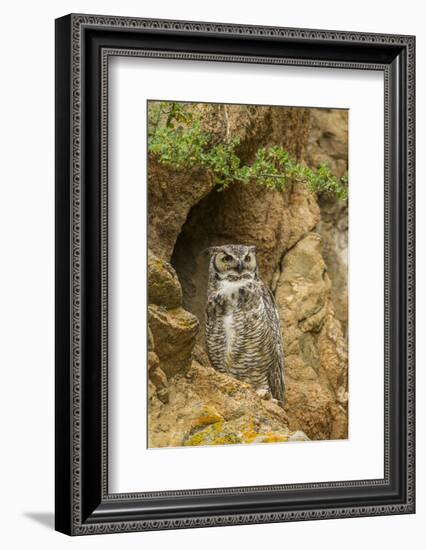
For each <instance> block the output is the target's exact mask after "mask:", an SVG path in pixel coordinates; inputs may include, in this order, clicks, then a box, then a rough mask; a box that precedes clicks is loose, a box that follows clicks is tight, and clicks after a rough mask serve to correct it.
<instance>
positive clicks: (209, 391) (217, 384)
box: [148, 361, 308, 447]
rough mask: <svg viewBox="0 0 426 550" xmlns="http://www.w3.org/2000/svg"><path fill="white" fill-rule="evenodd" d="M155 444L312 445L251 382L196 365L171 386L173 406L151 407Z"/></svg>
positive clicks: (151, 440) (155, 402) (156, 403)
mask: <svg viewBox="0 0 426 550" xmlns="http://www.w3.org/2000/svg"><path fill="white" fill-rule="evenodd" d="M148 421H149V446H150V447H166V446H167V447H168V446H172V447H176V446H199V445H227V444H235V443H244V444H251V443H271V442H286V441H306V440H307V439H308V438H307V437H306V435H305V434H304V433H303V432H301V431H300V430H299V431H294V430H293V431H292V430H289V428H288V426H287V418H286V414H285V412H284V411H283V409H282V408H281V407H279V406H278V405H276V404H274V403H272V402H271V401H265V400H262V399H260V397H259V396H258V395H257V393H256V392H255V391H254V390H253V388H251V387H250V386H249V385H248V384H245V383H244V382H240V381H239V380H236V379H235V378H231V377H229V376H227V375H225V374H221V373H219V372H217V371H215V370H214V369H213V368H211V367H204V366H202V365H200V364H199V363H197V362H196V361H193V363H192V364H191V366H190V368H189V370H188V371H187V373H186V375H182V374H178V375H176V376H175V377H174V378H173V379H172V380H171V383H170V397H169V402H168V403H167V404H166V405H164V404H163V403H161V402H160V401H159V400H158V399H156V398H155V397H154V398H153V399H152V401H151V404H150V408H149V420H148Z"/></svg>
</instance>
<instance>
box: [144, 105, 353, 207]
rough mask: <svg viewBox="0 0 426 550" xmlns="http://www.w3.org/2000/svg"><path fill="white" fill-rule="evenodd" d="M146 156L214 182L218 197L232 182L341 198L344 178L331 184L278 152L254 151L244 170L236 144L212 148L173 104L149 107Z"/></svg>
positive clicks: (325, 173) (324, 169)
mask: <svg viewBox="0 0 426 550" xmlns="http://www.w3.org/2000/svg"><path fill="white" fill-rule="evenodd" d="M148 116H149V119H148V122H149V124H148V151H149V153H150V154H151V155H152V156H153V157H154V158H155V159H156V160H157V161H158V162H159V163H161V164H165V165H167V166H171V167H173V168H175V169H176V170H184V169H188V168H192V167H202V168H204V169H206V170H208V171H210V172H211V173H212V174H213V176H214V181H215V184H216V185H217V188H218V191H223V190H224V189H226V188H227V187H228V186H229V185H231V184H232V183H234V182H240V183H244V184H247V183H249V182H255V183H257V184H260V185H263V186H265V187H266V188H268V189H273V190H277V191H282V190H283V189H284V188H285V186H286V185H287V184H288V183H290V182H298V183H302V184H305V185H306V186H307V188H308V189H309V191H311V192H312V193H334V194H335V195H336V196H337V197H338V198H340V199H346V198H347V175H345V176H343V177H341V178H337V177H336V176H334V175H333V174H332V173H331V170H330V168H329V167H328V166H327V165H326V164H321V165H320V166H319V167H318V168H317V169H316V170H315V169H311V168H309V167H308V166H306V165H304V164H300V163H298V162H297V161H296V160H295V159H293V158H292V157H291V156H290V155H289V154H288V153H287V151H285V150H284V149H283V148H282V147H278V146H275V147H267V148H260V149H258V151H257V152H256V155H255V158H254V161H253V162H252V163H251V164H250V165H242V163H241V160H240V158H239V157H238V155H237V152H236V151H237V148H238V145H239V143H240V142H239V139H238V138H234V139H231V140H229V141H228V142H221V143H218V144H213V143H212V136H211V135H209V134H208V133H207V132H205V131H203V129H202V127H201V123H200V119H199V116H197V115H196V114H195V113H193V112H190V111H189V110H188V109H187V108H185V106H184V105H182V104H179V103H166V102H162V103H154V104H152V106H150V109H149V112H148Z"/></svg>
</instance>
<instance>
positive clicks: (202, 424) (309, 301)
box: [148, 105, 348, 447]
mask: <svg viewBox="0 0 426 550" xmlns="http://www.w3.org/2000/svg"><path fill="white" fill-rule="evenodd" d="M198 109H200V112H201V115H202V124H203V126H204V127H205V129H206V130H208V131H209V132H210V133H211V134H213V135H214V136H215V139H217V140H218V141H220V140H223V139H229V138H230V137H235V136H238V137H239V138H240V146H239V151H238V153H239V156H240V157H241V158H242V159H243V160H244V162H250V160H251V159H252V158H253V155H254V154H255V152H256V150H257V149H258V148H259V147H261V146H270V145H281V146H283V147H284V148H285V149H287V150H288V151H289V152H290V153H291V154H292V155H293V156H295V157H296V158H297V159H298V160H299V161H300V160H304V159H307V160H308V161H309V162H311V163H314V164H315V165H316V164H317V162H315V159H316V158H317V157H315V155H317V156H318V155H320V154H323V152H324V151H325V153H324V154H327V155H329V156H331V155H332V154H333V151H335V155H336V159H337V160H336V164H335V166H334V165H332V168H333V169H335V170H336V173H337V170H338V167H339V169H340V168H341V167H342V166H343V164H342V163H341V162H340V160H341V159H342V158H344V150H345V147H344V145H342V143H343V142H344V136H343V137H342V135H343V134H342V133H340V134H339V135H338V137H337V138H334V137H332V136H331V134H332V129H330V128H329V127H326V123H327V124H329V120H330V117H328V116H325V115H324V113H323V112H322V110H315V112H313V110H308V109H291V108H286V109H282V108H279V109H277V108H273V107H249V108H247V107H241V106H221V105H207V106H199V107H198ZM316 111H319V112H318V113H316ZM343 112H344V111H340V113H343ZM335 113H339V111H332V112H331V115H333V116H335ZM340 122H341V121H340ZM341 126H344V122H342V123H341ZM335 133H336V135H337V130H336V131H335ZM333 135H334V134H333ZM324 136H325V137H324ZM324 140H325V141H324ZM333 140H335V142H336V143H337V144H338V145H333V143H334V142H333ZM346 143H347V136H346ZM326 145H327V147H326ZM333 147H334V148H333ZM338 147H340V150H337V149H338ZM322 160H323V159H321V161H322ZM346 162H347V152H346ZM148 197H149V247H150V255H149V263H148V287H149V288H148V295H149V327H150V350H149V365H148V367H149V431H150V442H149V444H150V446H155V447H158V446H177V445H199V444H226V443H251V442H270V441H288V440H292V439H306V436H308V437H309V438H310V439H330V438H333V439H339V438H345V437H347V369H348V366H347V349H346V341H345V338H344V330H345V327H346V324H345V323H346V322H347V311H346V309H345V308H346V303H345V298H344V296H343V295H342V289H343V288H346V286H345V285H346V272H345V266H344V263H343V260H342V259H344V257H345V254H346V248H345V242H347V241H345V238H341V235H340V233H341V223H342V219H344V215H343V214H342V211H344V210H345V208H346V206H345V205H343V206H342V204H343V203H341V204H340V205H339V204H338V201H337V199H335V198H327V199H325V198H324V199H321V198H320V200H318V199H317V197H316V196H314V195H312V194H311V193H309V192H308V191H307V189H306V188H305V187H304V186H303V185H302V184H296V183H295V184H293V185H290V186H288V187H287V188H286V189H285V191H283V192H276V191H268V190H265V188H263V187H262V186H259V185H256V184H247V185H243V184H233V185H231V186H230V187H229V188H228V189H227V190H225V191H224V192H222V193H218V192H217V191H216V189H214V186H213V180H212V178H211V176H210V175H209V174H207V173H205V172H203V171H201V170H193V171H189V172H186V173H180V172H173V171H172V170H170V169H168V168H166V167H164V166H159V165H158V164H157V163H156V162H155V161H154V160H153V159H150V166H149V191H148ZM327 200H328V201H329V203H327V202H326V201H327ZM327 204H328V206H327ZM327 208H328V210H327ZM327 212H328V213H329V214H327ZM337 212H339V214H338V215H337V214H336V213H337ZM336 216H337V217H336ZM339 224H340V225H339ZM324 242H325V244H326V246H324ZM225 243H244V244H247V245H249V244H250V245H251V244H253V245H256V247H257V257H258V263H259V266H260V274H261V277H262V279H263V280H264V281H265V282H266V283H267V284H269V285H270V287H271V288H272V290H273V292H274V294H275V297H276V301H277V305H278V308H279V311H280V317H281V324H282V331H283V339H284V352H285V357H286V406H285V410H284V411H283V410H282V409H281V408H280V407H279V406H277V405H275V404H274V403H272V402H268V401H265V400H261V399H259V397H258V396H257V394H256V393H255V392H253V390H252V389H251V388H250V387H249V386H247V385H246V384H244V383H242V382H239V381H237V380H235V379H232V378H230V377H228V376H226V375H223V374H220V373H218V372H216V371H214V370H213V369H212V367H211V366H210V365H209V362H208V359H207V356H206V353H205V350H204V304H205V300H206V286H207V257H206V256H205V255H204V254H203V250H204V249H205V248H206V247H208V246H211V245H217V244H225ZM346 293H347V290H346ZM342 326H343V330H342ZM305 434H306V435H305Z"/></svg>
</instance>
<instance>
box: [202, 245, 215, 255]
mask: <svg viewBox="0 0 426 550" xmlns="http://www.w3.org/2000/svg"><path fill="white" fill-rule="evenodd" d="M217 252H219V247H218V246H209V247H208V248H205V249H204V250H203V251H202V252H201V254H203V255H204V256H208V257H209V258H211V257H212V255H213V254H216V253H217Z"/></svg>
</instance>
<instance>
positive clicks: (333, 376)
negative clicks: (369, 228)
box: [276, 233, 348, 439]
mask: <svg viewBox="0 0 426 550" xmlns="http://www.w3.org/2000/svg"><path fill="white" fill-rule="evenodd" d="M330 287H331V283H330V279H329V277H328V274H327V269H326V264H325V262H324V260H323V258H322V255H321V238H320V236H319V235H318V234H316V233H309V234H308V235H306V237H304V238H303V239H302V240H301V241H299V242H298V243H297V244H296V246H294V248H292V249H291V250H290V251H289V252H288V253H287V254H286V256H285V257H284V261H283V263H282V268H281V276H280V278H279V280H278V284H277V289H276V300H277V305H278V308H279V311H280V316H281V324H282V331H283V338H284V351H285V368H286V406H285V409H286V411H287V414H288V418H289V426H290V427H291V428H293V429H296V428H299V427H300V428H302V429H303V430H304V431H305V432H306V434H307V435H308V436H309V437H310V438H311V439H341V438H345V437H347V412H346V409H345V406H346V404H347V403H346V401H345V397H347V395H346V394H345V388H346V387H347V369H348V364H347V350H346V345H345V340H344V338H343V335H342V331H341V327H340V323H339V322H338V321H337V320H336V318H335V316H334V310H333V305H332V301H331V297H330ZM337 393H339V395H342V397H341V398H337V397H336V394H337Z"/></svg>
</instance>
